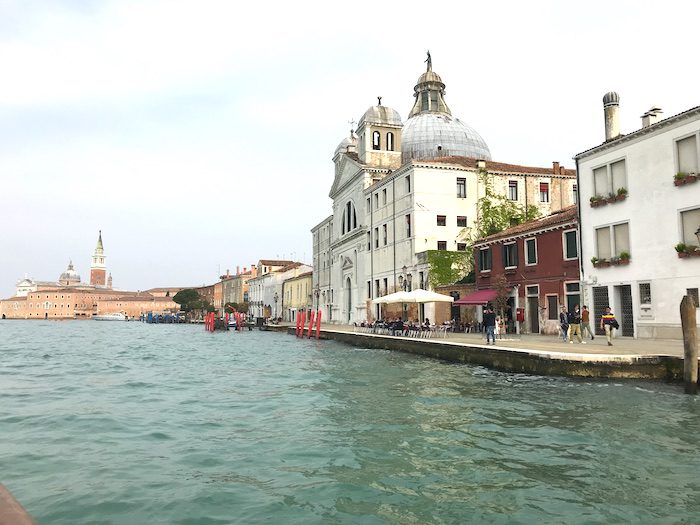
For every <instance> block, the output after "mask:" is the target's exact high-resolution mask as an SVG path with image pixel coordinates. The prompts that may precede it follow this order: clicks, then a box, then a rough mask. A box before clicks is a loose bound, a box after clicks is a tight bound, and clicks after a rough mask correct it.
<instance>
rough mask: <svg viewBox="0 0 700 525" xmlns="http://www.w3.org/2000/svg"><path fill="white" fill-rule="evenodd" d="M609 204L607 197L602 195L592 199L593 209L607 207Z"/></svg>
mask: <svg viewBox="0 0 700 525" xmlns="http://www.w3.org/2000/svg"><path fill="white" fill-rule="evenodd" d="M607 203H608V201H607V199H606V198H605V197H601V196H600V195H594V196H593V197H591V208H597V207H598V206H605V205H606V204H607Z"/></svg>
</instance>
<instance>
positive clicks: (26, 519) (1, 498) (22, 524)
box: [0, 484, 36, 525]
mask: <svg viewBox="0 0 700 525" xmlns="http://www.w3.org/2000/svg"><path fill="white" fill-rule="evenodd" d="M0 525H36V522H35V521H34V520H33V519H32V518H31V516H30V515H29V514H27V511H26V510H24V509H23V508H22V505H20V504H19V502H18V501H17V500H16V499H15V498H14V497H13V496H12V494H10V491H9V490H7V489H6V488H5V487H4V486H3V485H2V484H0Z"/></svg>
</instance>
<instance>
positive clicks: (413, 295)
mask: <svg viewBox="0 0 700 525" xmlns="http://www.w3.org/2000/svg"><path fill="white" fill-rule="evenodd" d="M454 300H455V299H454V297H451V296H449V295H443V294H441V293H435V292H431V291H429V290H421V289H420V288H419V289H416V290H413V291H411V292H408V295H407V298H406V302H407V303H451V302H453V301H454Z"/></svg>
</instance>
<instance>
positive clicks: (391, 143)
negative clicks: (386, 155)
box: [386, 131, 394, 151]
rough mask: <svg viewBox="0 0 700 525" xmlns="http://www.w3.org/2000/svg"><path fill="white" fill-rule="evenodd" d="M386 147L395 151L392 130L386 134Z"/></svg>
mask: <svg viewBox="0 0 700 525" xmlns="http://www.w3.org/2000/svg"><path fill="white" fill-rule="evenodd" d="M386 149H388V150H389V151H394V134H393V133H392V132H391V131H390V132H389V133H387V134H386Z"/></svg>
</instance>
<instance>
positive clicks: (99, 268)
mask: <svg viewBox="0 0 700 525" xmlns="http://www.w3.org/2000/svg"><path fill="white" fill-rule="evenodd" d="M105 259H106V257H105V251H104V247H103V246H102V230H100V236H99V237H98V239H97V246H96V247H95V253H94V254H93V256H92V265H91V266H90V284H91V285H93V286H104V285H105V284H106V282H107V264H106V263H105Z"/></svg>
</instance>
